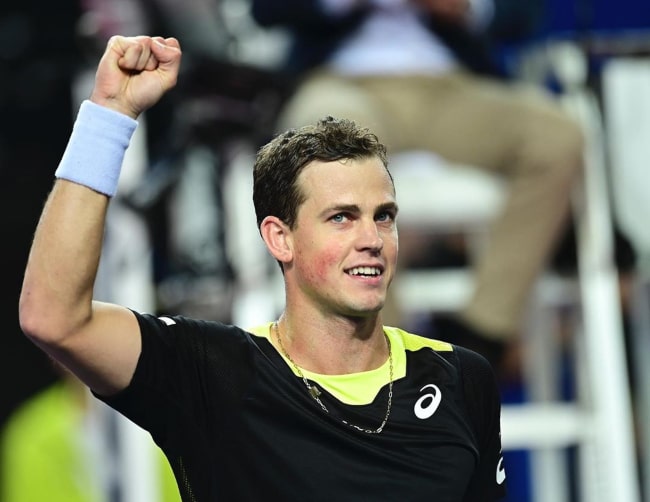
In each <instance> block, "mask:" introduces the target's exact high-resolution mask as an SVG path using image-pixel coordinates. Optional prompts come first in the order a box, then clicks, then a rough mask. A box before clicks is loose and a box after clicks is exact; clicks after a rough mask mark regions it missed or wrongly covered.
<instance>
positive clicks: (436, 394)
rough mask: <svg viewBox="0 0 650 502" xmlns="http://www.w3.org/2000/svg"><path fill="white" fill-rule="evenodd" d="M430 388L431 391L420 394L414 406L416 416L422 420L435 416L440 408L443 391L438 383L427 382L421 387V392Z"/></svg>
mask: <svg viewBox="0 0 650 502" xmlns="http://www.w3.org/2000/svg"><path fill="white" fill-rule="evenodd" d="M428 389H430V391H429V392H427V393H426V394H424V395H422V396H420V398H419V399H418V400H417V401H416V402H415V406H414V407H413V411H414V412H415V416H416V417H418V418H419V419H422V420H425V419H427V418H429V417H431V416H433V414H434V413H435V412H436V410H437V409H438V406H440V401H442V392H440V389H439V388H438V386H437V385H434V384H432V383H430V384H427V385H425V386H424V387H422V388H421V389H420V392H424V391H425V390H428Z"/></svg>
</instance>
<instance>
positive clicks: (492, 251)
mask: <svg viewBox="0 0 650 502" xmlns="http://www.w3.org/2000/svg"><path fill="white" fill-rule="evenodd" d="M325 115H333V116H336V117H347V118H350V119H353V120H355V121H356V122H357V123H359V124H361V125H365V126H368V127H369V128H370V129H371V130H372V131H373V132H375V133H376V134H377V135H378V136H379V138H380V140H381V141H382V142H383V143H384V144H386V146H387V148H388V151H389V153H391V152H398V151H404V150H431V151H433V152H435V153H437V154H439V155H440V156H442V157H444V158H446V159H448V160H449V161H451V162H452V163H454V162H457V163H462V164H469V165H474V166H476V167H480V168H483V169H486V170H487V171H491V172H494V173H496V174H499V175H501V176H503V177H504V178H505V179H506V181H507V182H508V184H509V185H508V186H509V196H508V199H507V201H506V204H505V207H504V210H503V213H502V214H501V215H500V217H499V218H497V221H496V222H495V223H494V225H493V227H492V228H491V229H490V231H489V236H488V242H487V246H486V248H485V250H484V251H483V252H482V253H481V256H480V257H479V259H478V262H477V263H476V289H475V292H474V294H473V297H472V298H471V301H470V302H469V304H468V305H467V307H466V308H465V310H464V312H463V313H462V315H463V316H464V317H465V318H466V319H467V320H468V321H469V322H470V323H472V324H474V325H475V326H477V327H479V328H481V329H483V330H485V331H486V332H488V333H493V334H494V336H514V335H515V333H517V332H519V330H520V328H521V322H522V320H523V315H524V314H525V310H526V307H527V302H528V298H529V292H530V290H531V287H532V285H533V283H534V281H535V279H536V278H537V276H538V274H539V273H540V271H541V270H542V269H543V267H544V266H545V264H546V262H547V260H548V257H549V255H550V253H551V251H552V250H553V246H554V244H555V243H556V241H557V239H558V237H559V235H560V233H561V230H562V228H563V225H564V223H565V222H566V221H567V216H568V214H569V211H568V210H569V201H570V193H571V190H572V186H573V183H574V181H575V180H576V177H577V176H578V175H579V173H580V172H581V167H582V155H583V138H582V134H581V131H580V128H579V126H578V125H577V124H576V123H575V122H574V121H573V120H572V119H570V118H569V117H567V116H566V115H565V114H564V112H563V111H562V110H561V109H560V108H559V106H558V105H557V103H556V102H555V101H554V100H553V98H552V97H550V96H548V95H546V94H545V93H543V92H542V91H541V90H540V89H537V88H534V87H532V86H525V85H522V84H508V83H505V82H501V81H493V80H488V79H485V78H481V77H477V76H473V75H470V74H466V73H461V72H458V73H453V74H450V75H443V76H434V77H432V76H381V77H374V76H373V77H362V78H341V77H338V76H336V75H333V74H331V73H327V72H324V71H318V72H315V73H314V74H313V75H311V76H310V77H309V78H307V79H306V80H305V81H304V82H303V84H302V85H301V86H300V87H299V88H298V90H297V92H296V93H295V94H294V96H292V99H291V100H290V101H289V102H288V103H287V106H286V107H285V109H284V113H283V114H282V116H281V117H280V120H279V123H278V128H279V129H281V130H284V129H287V128H289V127H297V126H300V125H303V124H305V123H309V122H313V121H315V120H316V119H318V118H321V117H323V116H325ZM389 168H390V166H389ZM497 334H498V335H497Z"/></svg>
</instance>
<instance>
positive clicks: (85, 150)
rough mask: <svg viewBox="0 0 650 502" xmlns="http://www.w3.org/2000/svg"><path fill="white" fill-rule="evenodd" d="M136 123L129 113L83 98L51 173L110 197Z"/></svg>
mask: <svg viewBox="0 0 650 502" xmlns="http://www.w3.org/2000/svg"><path fill="white" fill-rule="evenodd" d="M136 127H137V122H136V121H135V120H134V119H133V118H132V117H129V116H127V115H125V114H122V113H120V112H118V111H116V110H114V109H111V108H107V107H104V106H101V105H99V104H97V103H94V102H92V101H90V100H86V101H84V102H83V103H82V104H81V106H80V107H79V113H78V114H77V118H76V120H75V123H74V127H73V129H72V134H71V135H70V139H69V141H68V145H67V147H66V150H65V152H64V153H63V157H62V158H61V162H60V163H59V166H58V168H57V170H56V172H55V176H56V177H57V178H62V179H66V180H68V181H72V182H74V183H77V184H80V185H84V186H86V187H88V188H90V189H92V190H94V191H96V192H99V193H102V194H104V195H107V196H109V197H112V196H113V195H115V193H116V192H117V184H118V181H119V176H120V171H121V169H122V161H123V160H124V154H125V152H126V149H127V148H128V146H129V142H130V140H131V137H132V135H133V133H134V131H135V129H136Z"/></svg>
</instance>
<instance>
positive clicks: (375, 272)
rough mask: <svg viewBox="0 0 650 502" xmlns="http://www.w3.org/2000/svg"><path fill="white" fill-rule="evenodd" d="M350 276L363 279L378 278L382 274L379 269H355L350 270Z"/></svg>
mask: <svg viewBox="0 0 650 502" xmlns="http://www.w3.org/2000/svg"><path fill="white" fill-rule="evenodd" d="M348 274H350V275H354V276H361V277H377V276H380V275H381V274H382V270H381V269H380V268H379V267H354V268H351V269H350V270H348Z"/></svg>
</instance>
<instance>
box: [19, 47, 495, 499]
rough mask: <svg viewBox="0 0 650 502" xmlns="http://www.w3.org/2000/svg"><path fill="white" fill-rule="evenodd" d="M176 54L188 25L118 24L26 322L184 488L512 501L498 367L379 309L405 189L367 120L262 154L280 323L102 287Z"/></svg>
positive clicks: (40, 230)
mask: <svg viewBox="0 0 650 502" xmlns="http://www.w3.org/2000/svg"><path fill="white" fill-rule="evenodd" d="M180 63H181V48H180V44H179V42H178V40H176V39H175V38H162V37H148V36H136V37H123V36H114V37H112V38H111V39H110V40H109V42H108V44H107V47H106V50H105V52H104V54H103V56H102V58H101V60H100V62H99V65H98V68H97V72H96V77H95V83H94V87H93V90H92V92H91V94H90V97H89V99H87V100H85V101H84V102H83V103H82V104H81V107H80V109H79V113H78V115H77V118H76V121H75V125H74V128H73V132H72V134H71V136H70V140H69V143H68V146H67V148H66V151H65V153H64V155H63V158H62V159H61V162H60V164H59V166H58V168H57V170H56V171H55V177H56V180H55V181H54V186H53V188H52V190H51V192H50V194H49V196H48V199H47V201H46V203H45V207H44V209H43V212H42V215H41V219H40V221H39V223H38V226H37V228H36V232H35V235H34V240H33V244H32V248H31V251H30V254H29V257H28V260H27V266H26V269H25V275H24V281H23V287H22V291H21V295H20V301H19V314H20V324H21V328H22V330H23V332H24V333H25V335H26V336H27V337H28V338H29V339H30V340H32V341H33V342H34V343H35V344H36V345H37V346H39V347H40V348H41V349H43V350H44V351H45V352H46V353H47V354H49V355H50V356H51V357H53V358H54V359H55V360H57V361H58V362H59V363H60V364H62V365H64V366H65V367H66V368H67V369H68V370H70V371H71V372H73V373H74V374H75V375H77V377H78V378H80V379H81V380H82V381H83V382H84V383H85V384H86V385H87V386H88V387H89V388H90V389H91V390H92V392H93V394H94V395H95V396H96V397H97V398H98V399H100V400H102V401H105V402H106V403H107V404H109V405H110V406H111V407H113V408H115V409H116V410H118V411H119V412H121V413H122V414H124V415H125V416H126V417H128V418H129V419H131V420H132V421H133V422H135V423H136V424H138V425H139V426H141V427H142V428H144V429H145V430H147V431H149V432H150V433H151V435H152V437H153V439H154V440H155V442H156V444H158V445H159V446H160V448H161V449H162V450H163V451H164V453H165V455H166V456H167V458H168V460H169V462H170V465H171V467H172V469H173V471H174V474H175V477H176V480H177V483H178V487H179V491H180V493H181V496H182V499H183V500H184V501H187V502H189V501H202V502H209V501H210V502H211V501H214V500H242V501H243V500H265V499H277V500H284V501H292V500H305V499H312V500H313V499H318V500H339V501H358V500H373V501H382V500H385V501H389V500H390V501H394V500H398V499H400V498H406V499H408V500H411V501H416V500H431V499H436V500H454V501H456V500H458V501H465V502H479V501H480V502H487V501H494V500H499V499H501V498H503V497H504V496H505V493H506V479H505V478H506V474H505V470H504V467H503V458H502V455H501V437H500V410H501V404H500V396H499V390H498V387H497V383H496V378H495V375H494V372H493V370H492V368H491V367H490V365H489V364H488V363H487V361H486V360H485V358H483V357H482V356H480V355H479V354H476V353H475V352H472V351H469V350H467V349H465V348H462V347H458V346H455V345H452V344H450V343H446V342H441V341H437V340H432V339H428V338H425V337H421V336H418V335H415V334H411V333H407V332H405V331H403V330H401V329H398V328H395V327H387V326H384V325H383V323H382V307H383V305H384V303H385V298H386V291H387V290H388V287H389V285H390V283H391V281H392V279H393V276H394V273H395V268H396V263H397V254H398V241H397V226H396V221H397V214H398V203H397V201H396V199H395V189H394V185H393V181H392V177H391V175H390V173H389V171H388V169H387V157H386V148H385V146H384V145H383V144H382V143H380V142H379V140H378V138H377V137H376V136H375V135H374V134H373V133H371V132H370V131H369V130H368V129H366V128H361V127H359V126H358V125H357V124H355V123H354V122H352V121H349V120H341V119H335V118H333V117H325V118H322V119H321V120H319V121H318V122H317V123H315V124H313V125H310V126H305V128H303V129H300V130H291V131H288V132H286V133H285V134H281V135H279V136H277V137H275V138H273V139H272V140H271V141H270V142H269V143H268V144H267V145H265V146H263V147H262V148H261V149H260V150H259V152H258V154H257V157H256V159H255V164H254V166H253V177H254V180H253V202H254V205H255V211H256V215H257V224H258V227H259V230H260V233H261V236H262V238H263V240H264V242H265V245H266V247H267V249H268V251H269V253H270V254H271V256H272V257H273V258H274V259H275V260H277V262H278V264H279V266H280V267H281V268H282V272H283V276H284V281H285V295H286V307H285V309H284V311H283V312H282V314H281V315H280V316H279V318H278V319H276V320H269V322H267V323H265V324H263V325H261V326H257V327H251V328H245V329H244V328H242V327H236V326H231V325H225V324H223V323H221V322H218V321H210V320H201V319H196V318H189V317H187V316H182V315H161V316H156V315H151V314H147V313H143V312H137V311H135V310H133V309H132V308H129V306H122V305H117V304H113V303H105V302H99V301H95V300H93V293H94V291H93V288H94V283H95V279H96V274H97V267H98V263H99V261H100V255H101V250H102V238H103V235H104V231H105V219H106V213H107V209H108V206H109V203H110V200H111V197H112V196H113V195H114V194H115V193H116V190H117V183H118V178H119V173H120V168H121V164H122V161H123V156H124V151H125V150H126V148H127V146H128V143H129V140H130V137H131V135H132V133H133V131H134V129H135V128H136V127H137V120H136V119H137V117H138V116H139V115H140V114H142V113H143V112H144V111H145V110H147V109H149V108H150V107H151V106H153V105H154V104H156V103H157V102H158V101H159V100H160V99H161V97H162V96H163V95H164V94H165V93H166V92H168V91H169V90H170V89H172V88H173V86H174V85H175V84H176V81H177V77H178V70H179V67H180Z"/></svg>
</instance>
